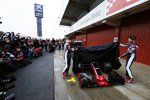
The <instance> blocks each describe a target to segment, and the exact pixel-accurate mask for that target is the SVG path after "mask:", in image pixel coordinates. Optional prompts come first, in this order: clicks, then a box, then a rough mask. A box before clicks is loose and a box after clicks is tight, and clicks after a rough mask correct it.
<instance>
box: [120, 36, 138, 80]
mask: <svg viewBox="0 0 150 100" xmlns="http://www.w3.org/2000/svg"><path fill="white" fill-rule="evenodd" d="M120 46H122V47H128V50H127V52H126V53H125V54H123V55H122V56H121V57H125V56H127V59H126V66H125V68H126V82H127V83H132V82H133V75H132V71H131V65H132V63H133V61H134V60H135V58H136V52H137V50H138V46H137V44H136V37H135V36H130V37H129V38H128V43H127V44H120Z"/></svg>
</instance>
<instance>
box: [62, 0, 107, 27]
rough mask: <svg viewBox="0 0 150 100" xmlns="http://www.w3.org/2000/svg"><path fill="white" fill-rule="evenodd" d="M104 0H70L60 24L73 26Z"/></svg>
mask: <svg viewBox="0 0 150 100" xmlns="http://www.w3.org/2000/svg"><path fill="white" fill-rule="evenodd" d="M102 1H104V0H69V3H68V5H67V7H66V10H65V13H64V15H63V17H62V20H61V22H60V25H66V26H71V25H73V24H74V23H75V22H77V21H78V20H79V19H80V18H82V17H83V16H84V15H86V14H87V13H88V12H90V11H91V10H92V9H93V8H95V7H96V6H97V5H98V4H99V3H101V2H102Z"/></svg>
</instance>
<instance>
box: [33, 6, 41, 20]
mask: <svg viewBox="0 0 150 100" xmlns="http://www.w3.org/2000/svg"><path fill="white" fill-rule="evenodd" d="M34 11H35V17H39V18H43V5H41V4H36V3H35V4H34Z"/></svg>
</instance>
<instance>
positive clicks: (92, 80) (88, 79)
mask: <svg viewBox="0 0 150 100" xmlns="http://www.w3.org/2000/svg"><path fill="white" fill-rule="evenodd" d="M90 65H91V72H92V73H94V75H93V76H92V75H88V74H87V73H78V78H79V84H80V87H82V88H83V87H86V86H108V85H109V83H108V82H107V80H106V79H105V77H104V75H103V74H102V72H101V70H100V68H99V66H98V64H97V63H96V62H92V63H91V64H90Z"/></svg>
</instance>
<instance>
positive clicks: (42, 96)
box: [9, 53, 54, 100]
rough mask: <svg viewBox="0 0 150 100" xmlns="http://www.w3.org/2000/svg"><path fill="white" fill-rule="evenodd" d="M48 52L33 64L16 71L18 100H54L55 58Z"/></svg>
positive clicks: (15, 90) (15, 91)
mask: <svg viewBox="0 0 150 100" xmlns="http://www.w3.org/2000/svg"><path fill="white" fill-rule="evenodd" d="M53 58H54V57H53V54H50V53H46V54H44V55H43V56H42V57H39V58H36V59H34V60H33V62H32V64H30V65H29V66H27V67H24V68H22V69H19V70H18V71H17V72H15V76H16V78H17V80H16V82H14V83H15V85H16V87H15V88H14V89H11V90H10V91H9V92H10V93H12V92H14V93H15V94H16V100H54V67H53V66H54V59H53Z"/></svg>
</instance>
